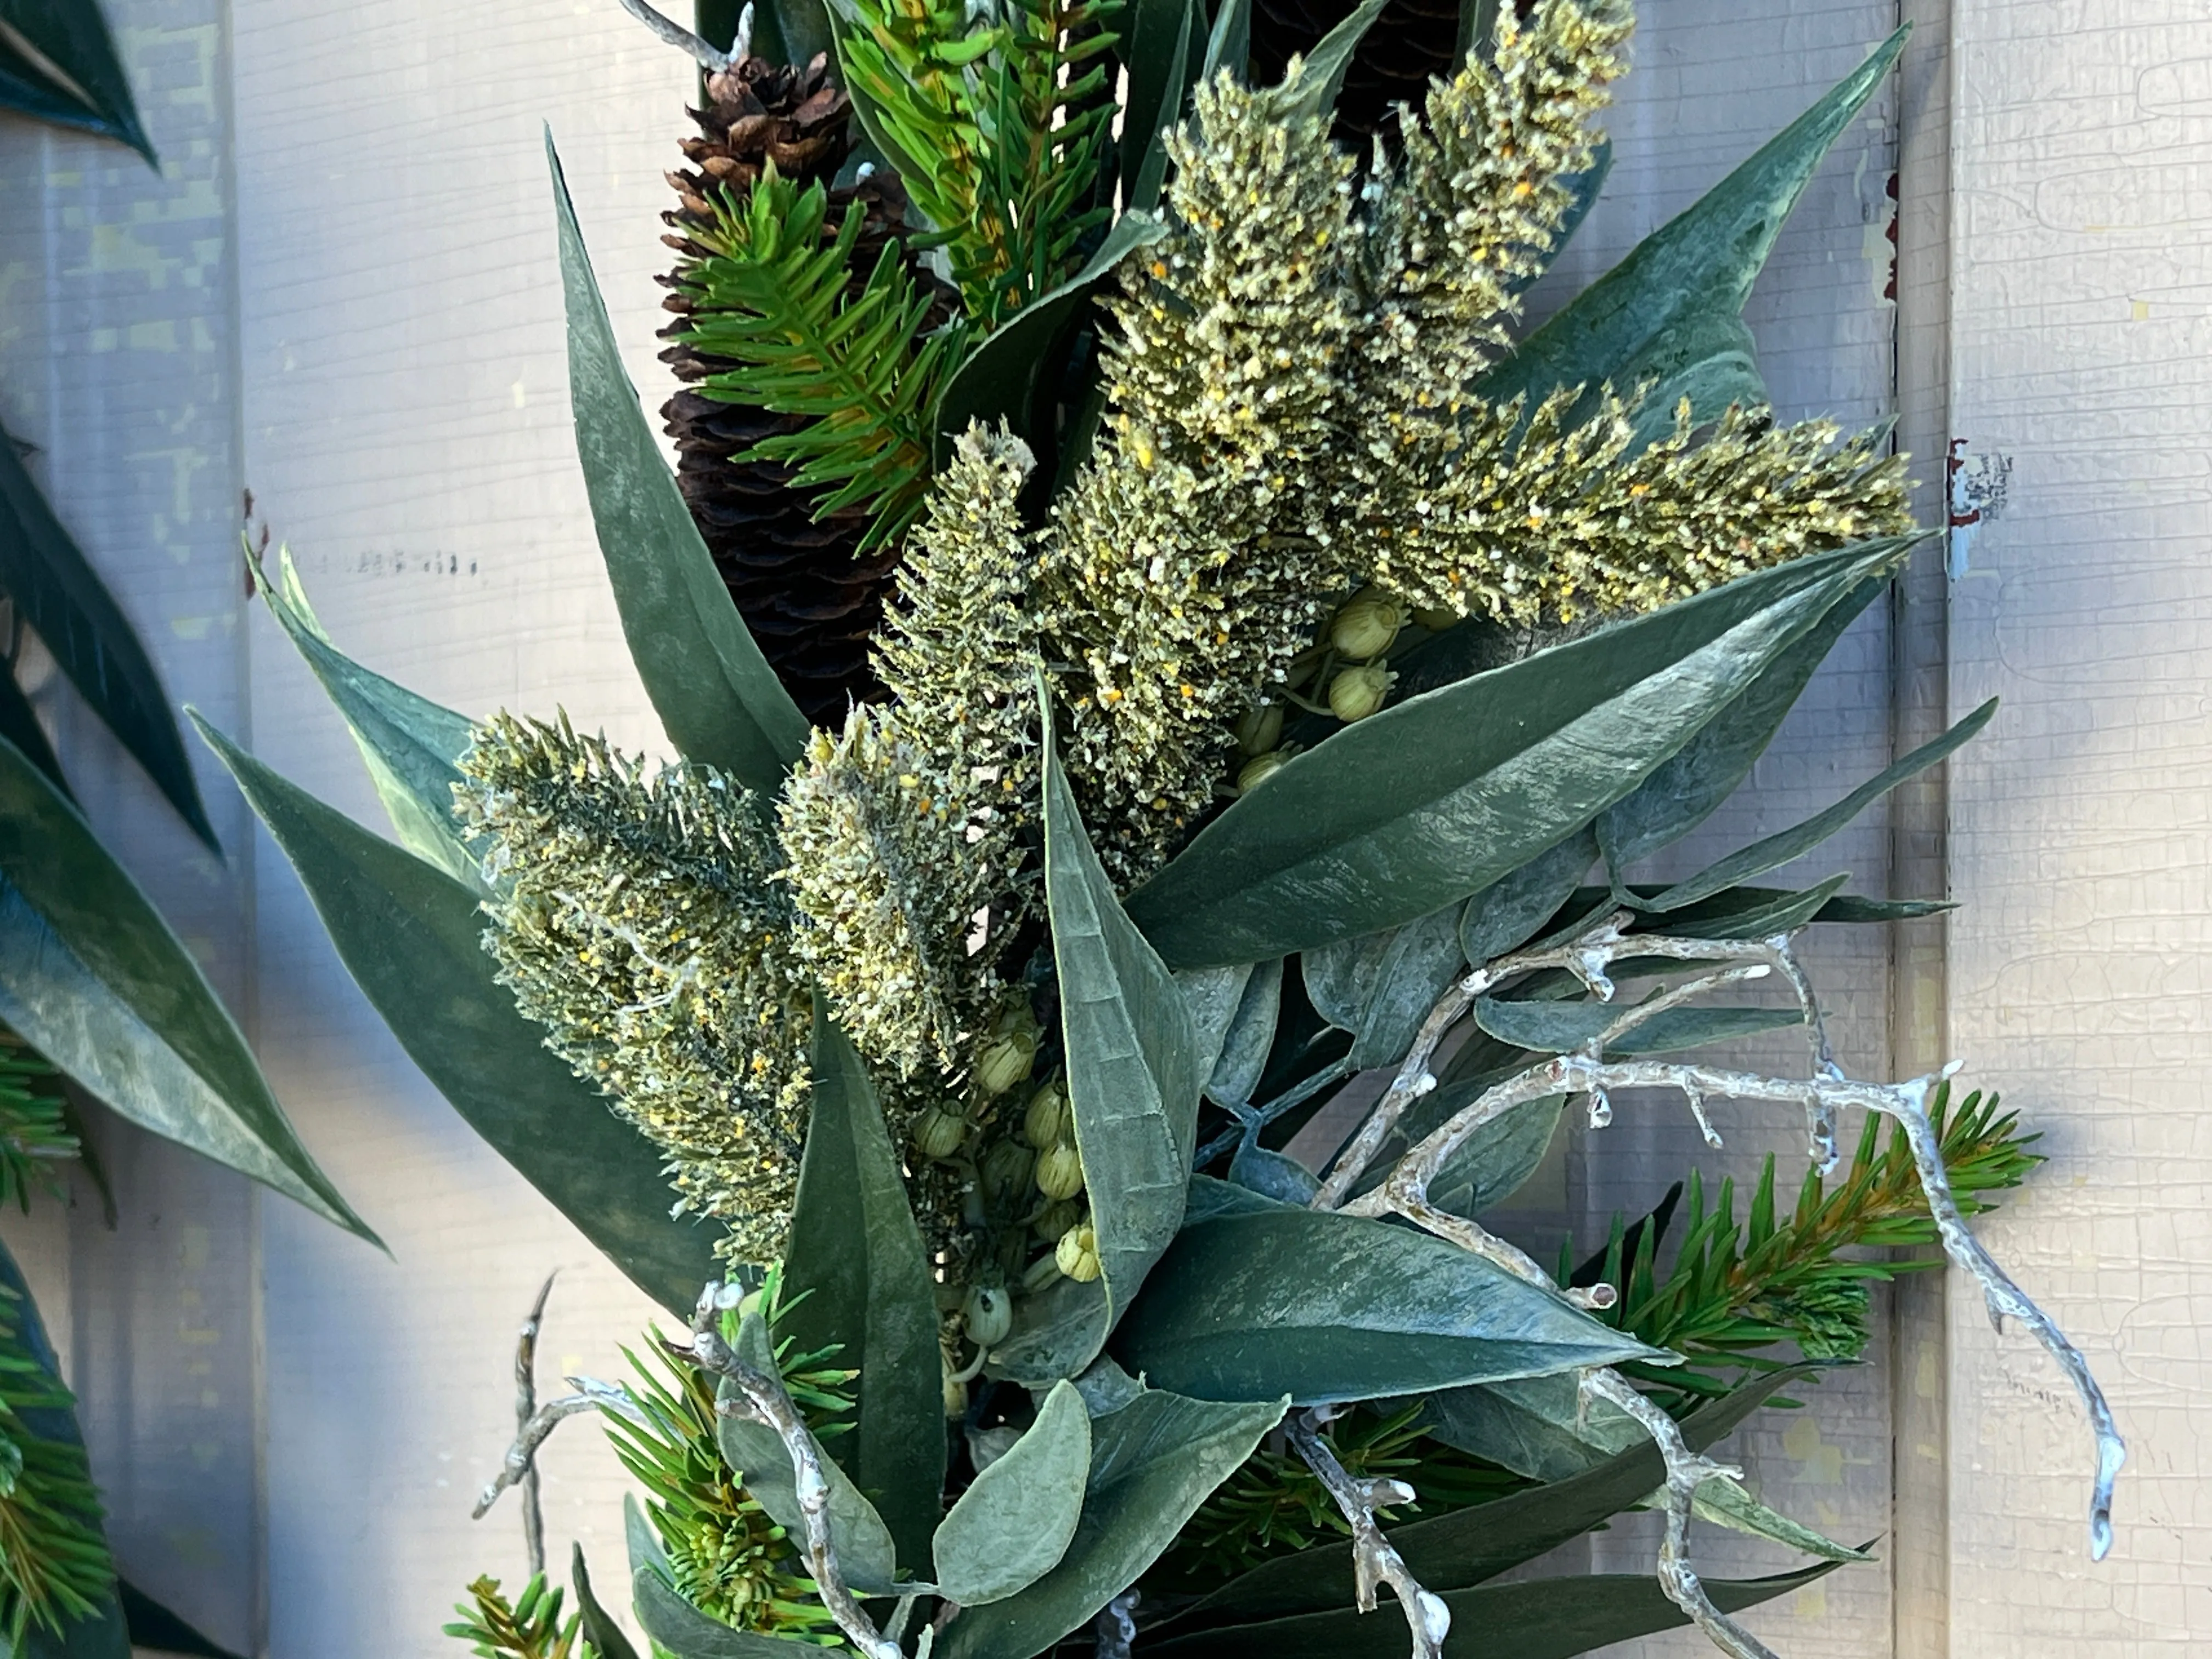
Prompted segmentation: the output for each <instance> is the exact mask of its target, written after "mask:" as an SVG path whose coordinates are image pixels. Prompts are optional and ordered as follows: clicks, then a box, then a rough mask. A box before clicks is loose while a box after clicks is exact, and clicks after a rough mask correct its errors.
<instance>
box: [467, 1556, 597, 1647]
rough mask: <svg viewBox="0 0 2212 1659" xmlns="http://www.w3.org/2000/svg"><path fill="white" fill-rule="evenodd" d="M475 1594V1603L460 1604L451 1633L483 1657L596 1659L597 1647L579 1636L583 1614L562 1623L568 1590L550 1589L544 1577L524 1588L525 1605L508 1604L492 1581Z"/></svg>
mask: <svg viewBox="0 0 2212 1659" xmlns="http://www.w3.org/2000/svg"><path fill="white" fill-rule="evenodd" d="M469 1595H470V1596H471V1598H472V1601H461V1602H457V1603H456V1604H455V1605H454V1607H453V1611H454V1612H456V1613H459V1614H460V1615H461V1616H460V1618H459V1620H458V1621H456V1622H455V1623H453V1624H450V1625H447V1626H446V1627H445V1628H446V1634H447V1635H448V1636H451V1637H453V1638H456V1639H457V1640H459V1641H463V1642H467V1643H469V1644H471V1646H470V1649H469V1651H470V1652H471V1653H473V1654H476V1655H477V1656H479V1659H592V1644H590V1643H588V1642H582V1641H579V1640H578V1638H577V1634H576V1632H577V1630H578V1627H579V1626H580V1623H581V1620H582V1618H583V1615H582V1614H581V1613H570V1614H569V1615H568V1619H567V1620H565V1621H564V1620H562V1617H561V1596H562V1591H561V1589H560V1588H559V1587H558V1586H557V1585H556V1586H552V1587H548V1585H547V1584H546V1582H545V1575H544V1573H542V1572H541V1573H539V1574H538V1576H537V1577H534V1578H532V1580H531V1581H530V1582H529V1583H527V1584H526V1585H524V1586H523V1590H522V1599H521V1600H520V1601H514V1602H510V1601H508V1600H507V1596H506V1595H505V1594H504V1593H503V1592H502V1591H501V1589H500V1587H499V1580H498V1579H496V1578H493V1577H479V1578H478V1579H477V1581H476V1583H473V1584H471V1585H470V1586H469Z"/></svg>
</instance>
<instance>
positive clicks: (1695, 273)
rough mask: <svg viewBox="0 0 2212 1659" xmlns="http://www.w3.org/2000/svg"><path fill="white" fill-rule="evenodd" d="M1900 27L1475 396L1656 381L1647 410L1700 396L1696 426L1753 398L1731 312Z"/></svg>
mask: <svg viewBox="0 0 2212 1659" xmlns="http://www.w3.org/2000/svg"><path fill="white" fill-rule="evenodd" d="M1904 48H1905V30H1903V29H1900V30H1899V31H1898V32H1897V33H1895V34H1893V35H1892V36H1890V38H1889V39H1888V40H1886V41H1884V42H1883V43H1882V44H1881V46H1878V47H1876V48H1875V51H1874V52H1873V53H1872V55H1870V56H1869V58H1867V60H1866V61H1865V62H1864V63H1863V64H1861V65H1860V66H1859V67H1858V68H1857V70H1853V71H1852V72H1851V73H1850V75H1848V76H1844V79H1843V80H1842V81H1841V82H1838V84H1837V85H1836V86H1835V87H1834V88H1832V89H1830V90H1829V91H1828V92H1827V93H1826V94H1825V95H1823V96H1822V97H1821V98H1820V100H1819V101H1818V102H1816V103H1815V104H1814V106H1812V107H1811V108H1810V109H1808V110H1807V111H1806V112H1804V114H1802V115H1801V116H1799V117H1798V118H1797V119H1796V120H1795V121H1793V122H1791V123H1790V125H1788V126H1787V127H1785V128H1784V129H1783V130H1782V131H1781V132H1779V133H1778V134H1777V135H1776V136H1775V137H1773V138H1772V139H1771V140H1769V141H1768V142H1767V143H1765V145H1763V146H1762V147H1761V148H1760V149H1759V151H1758V152H1757V153H1756V154H1755V155H1752V156H1751V157H1750V158H1749V159H1748V160H1747V161H1745V162H1744V163H1743V164H1742V165H1741V167H1737V168H1736V169H1735V172H1733V173H1730V174H1729V176H1728V177H1727V178H1726V179H1723V180H1722V181H1721V182H1720V183H1719V184H1718V185H1716V186H1714V188H1713V189H1712V190H1711V191H1707V192H1706V194H1705V196H1704V197H1701V198H1700V199H1699V201H1698V202H1697V203H1696V204H1693V205H1692V207H1691V208H1690V209H1689V210H1687V211H1686V212H1685V213H1683V214H1682V215H1681V216H1680V217H1678V218H1676V219H1674V220H1673V221H1671V222H1668V224H1666V225H1664V226H1662V228H1660V229H1658V230H1657V231H1655V232H1654V233H1653V234H1651V235H1650V236H1647V237H1646V238H1644V240H1643V241H1642V242H1641V243H1639V244H1638V246H1637V247H1636V248H1635V250H1634V251H1633V252H1631V253H1630V254H1629V256H1628V257H1627V258H1625V259H1623V260H1622V261H1621V262H1620V264H1617V265H1615V266H1614V267H1613V269H1612V270H1609V271H1607V273H1606V274H1605V275H1604V276H1601V277H1600V278H1599V279H1598V280H1597V281H1596V282H1595V283H1592V284H1591V285H1590V286H1589V288H1587V289H1583V292H1582V293H1581V294H1580V295H1577V296H1576V298H1575V299H1574V300H1573V301H1571V303H1570V304H1569V305H1567V306H1566V307H1565V309H1563V310H1561V311H1560V312H1559V313H1557V314H1556V315H1555V316H1553V318H1552V319H1551V320H1550V321H1549V322H1547V323H1546V324H1545V325H1543V326H1542V327H1541V328H1540V329H1538V330H1537V331H1535V333H1534V334H1533V335H1531V336H1530V337H1528V339H1527V340H1525V341H1523V342H1522V344H1521V345H1520V346H1519V347H1518V348H1517V349H1516V350H1515V352H1514V353H1513V355H1512V356H1510V357H1508V358H1507V359H1506V360H1505V361H1504V362H1502V363H1500V364H1499V365H1498V367H1497V368H1494V369H1492V371H1491V372H1490V373H1489V374H1486V375H1485V376H1484V377H1483V378H1482V380H1480V381H1479V382H1478V383H1477V385H1478V390H1479V391H1480V394H1481V395H1482V396H1483V397H1484V398H1487V399H1489V400H1490V401H1491V402H1493V403H1504V402H1506V401H1508V400H1509V399H1510V398H1516V397H1524V396H1525V397H1526V398H1528V400H1529V404H1530V405H1531V406H1532V407H1533V406H1534V404H1537V403H1539V402H1541V400H1542V399H1543V398H1545V397H1547V396H1548V395H1549V394H1550V393H1551V392H1553V390H1555V389H1557V388H1559V387H1562V386H1590V387H1595V386H1598V385H1600V384H1601V383H1605V382H1610V383H1611V384H1612V385H1613V386H1614V387H1615V388H1617V389H1618V390H1620V391H1621V392H1624V393H1625V392H1627V391H1629V390H1630V389H1631V388H1632V387H1634V386H1638V385H1639V384H1641V383H1642V382H1644V381H1645V380H1657V381H1659V382H1660V383H1661V386H1660V388H1659V389H1658V390H1657V395H1656V396H1655V397H1654V398H1653V399H1652V400H1651V402H1650V404H1649V405H1648V409H1649V412H1650V414H1651V415H1652V416H1654V417H1655V418H1663V419H1665V420H1667V421H1669V422H1671V420H1672V418H1673V413H1674V409H1673V405H1674V400H1675V399H1676V398H1678V397H1679V396H1681V395H1685V394H1686V395H1689V396H1691V397H1692V398H1693V399H1694V398H1703V399H1704V401H1701V402H1698V403H1697V404H1696V406H1695V418H1696V419H1698V420H1699V422H1705V421H1709V420H1711V419H1713V418H1715V417H1716V416H1718V415H1719V414H1720V413H1721V411H1722V410H1723V409H1725V408H1726V406H1727V405H1728V404H1729V403H1734V402H1741V403H1745V404H1752V403H1756V402H1760V401H1763V398H1762V397H1761V395H1760V391H1761V389H1760V387H1759V379H1758V374H1757V371H1756V370H1755V369H1754V368H1753V367H1752V366H1751V356H1752V353H1751V349H1750V348H1751V340H1750V335H1749V332H1748V331H1747V330H1746V329H1745V328H1744V326H1743V324H1742V323H1741V320H1740V319H1739V316H1738V313H1741V311H1742V309H1743V304H1744V301H1745V300H1746V299H1747V297H1749V295H1750V293H1751V287H1752V283H1753V281H1754V280H1755V279H1756V278H1757V276H1758V275H1759V269H1760V267H1761V266H1763V265H1764V264H1765V263H1766V256H1767V255H1768V254H1769V253H1770V252H1772V251H1773V248H1774V243H1775V239H1776V238H1777V237H1778V236H1779V235H1780V234H1781V232H1782V226H1783V223H1784V221H1786V220H1787V219H1788V218H1789V216H1790V210H1791V209H1792V208H1794V207H1795V206H1796V204H1797V198H1798V197H1799V196H1801V195H1802V193H1803V192H1804V189H1805V186H1806V185H1807V183H1808V182H1809V181H1810V179H1812V177H1813V173H1814V168H1816V167H1819V165H1820V158H1821V157H1822V156H1823V155H1826V154H1827V152H1828V147H1829V146H1830V145H1831V144H1832V143H1835V141H1836V139H1837V138H1838V137H1839V136H1840V135H1841V134H1842V133H1843V131H1844V129H1845V128H1846V127H1848V126H1849V125H1850V122H1851V119H1852V118H1853V117H1854V116H1856V115H1857V113H1858V112H1859V110H1860V109H1861V108H1862V107H1863V106H1864V105H1865V103H1866V101H1867V100H1868V99H1869V98H1870V97H1872V96H1873V95H1874V91H1875V88H1876V87H1878V86H1879V85H1881V79H1882V77H1883V76H1885V75H1887V73H1888V72H1889V68H1890V65H1891V64H1893V63H1895V62H1896V61H1897V55H1898V53H1899V52H1902V51H1903V50H1904ZM1660 398H1665V399H1666V400H1667V401H1666V402H1665V403H1664V404H1662V403H1660V401H1659V399H1660ZM1715 398H1717V399H1718V400H1719V401H1718V402H1717V403H1716V402H1714V401H1712V400H1713V399H1715Z"/></svg>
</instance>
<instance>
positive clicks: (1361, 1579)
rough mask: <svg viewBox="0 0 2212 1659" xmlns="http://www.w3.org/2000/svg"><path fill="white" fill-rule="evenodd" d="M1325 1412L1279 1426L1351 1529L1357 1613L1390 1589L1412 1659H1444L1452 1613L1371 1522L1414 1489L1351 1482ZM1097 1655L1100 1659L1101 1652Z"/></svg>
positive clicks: (1371, 1606) (1398, 1484) (1395, 1484)
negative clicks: (1326, 1435) (1379, 1589)
mask: <svg viewBox="0 0 2212 1659" xmlns="http://www.w3.org/2000/svg"><path fill="white" fill-rule="evenodd" d="M1325 1412H1326V1408H1325V1407H1322V1408H1317V1409H1316V1410H1313V1411H1309V1412H1305V1413H1302V1414H1300V1415H1299V1416H1297V1417H1294V1418H1292V1419H1290V1421H1288V1422H1287V1423H1285V1425H1283V1431H1284V1433H1285V1435H1287V1436H1288V1437H1289V1438H1290V1442H1291V1445H1292V1446H1293V1447H1295V1448H1296V1449H1297V1454H1298V1455H1299V1456H1300V1457H1302V1458H1304V1460H1305V1464H1306V1467H1307V1468H1310V1469H1311V1470H1312V1471H1313V1472H1314V1474H1315V1475H1316V1477H1317V1478H1318V1479H1319V1480H1320V1481H1321V1483H1322V1486H1325V1487H1327V1488H1328V1495H1329V1496H1330V1497H1331V1498H1334V1499H1335V1500H1336V1507H1337V1508H1338V1509H1339V1510H1341V1511H1342V1512H1343V1515H1344V1518H1345V1521H1346V1523H1347V1524H1348V1525H1349V1526H1350V1527H1351V1528H1352V1581H1353V1583H1354V1584H1355V1585H1356V1587H1357V1589H1358V1606H1359V1610H1360V1612H1362V1613H1372V1612H1374V1611H1375V1601H1376V1597H1375V1591H1376V1586H1377V1585H1379V1584H1388V1585H1389V1587H1390V1588H1391V1589H1392V1590H1393V1591H1394V1592H1395V1594H1396V1595H1397V1597H1398V1605H1399V1607H1401V1609H1402V1610H1403V1611H1404V1613H1405V1615H1406V1627H1407V1630H1409V1631H1410V1632H1412V1633H1413V1659H1443V1651H1444V1638H1445V1637H1446V1636H1447V1635H1449V1633H1450V1631H1451V1609H1450V1608H1449V1607H1446V1606H1445V1605H1444V1603H1443V1598H1442V1597H1441V1596H1438V1595H1431V1593H1430V1592H1429V1591H1427V1590H1425V1589H1422V1588H1421V1584H1420V1581H1419V1579H1417V1578H1415V1577H1413V1569H1412V1568H1411V1567H1408V1566H1407V1565H1406V1558H1405V1557H1404V1556H1402V1555H1401V1554H1399V1553H1398V1549H1397V1546H1395V1544H1393V1543H1391V1541H1389V1538H1387V1537H1386V1536H1384V1535H1383V1523H1382V1522H1379V1521H1377V1520H1376V1518H1375V1510H1376V1507H1377V1505H1378V1504H1380V1505H1381V1506H1383V1507H1385V1508H1395V1507H1396V1506H1398V1505H1400V1504H1410V1503H1412V1502H1413V1488H1412V1487H1411V1486H1407V1484H1406V1483H1405V1482H1404V1481H1402V1480H1358V1479H1356V1478H1354V1477H1353V1476H1352V1474H1350V1473H1349V1472H1348V1471H1347V1470H1346V1468H1345V1467H1344V1465H1343V1464H1341V1463H1340V1462H1337V1460H1336V1454H1335V1453H1334V1451H1332V1450H1331V1449H1329V1444H1328V1442H1327V1441H1326V1440H1324V1439H1322V1437H1321V1435H1320V1433H1319V1429H1320V1425H1322V1424H1323V1423H1326V1422H1327V1421H1328V1417H1327V1415H1325ZM1101 1654H1102V1659H1103V1648H1102V1650H1101Z"/></svg>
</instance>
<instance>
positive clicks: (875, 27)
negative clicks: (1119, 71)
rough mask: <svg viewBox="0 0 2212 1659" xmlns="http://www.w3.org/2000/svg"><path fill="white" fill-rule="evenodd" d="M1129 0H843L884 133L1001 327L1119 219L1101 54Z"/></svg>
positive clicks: (969, 301)
mask: <svg viewBox="0 0 2212 1659" xmlns="http://www.w3.org/2000/svg"><path fill="white" fill-rule="evenodd" d="M1123 4H1124V0H1077V3H1073V4H1070V3H1066V0H1008V3H1007V4H1006V7H1005V8H1004V9H1003V12H1002V13H1000V15H998V16H995V17H994V16H993V15H991V13H990V12H989V11H988V10H985V11H983V12H981V13H979V12H978V10H977V9H975V8H974V7H972V6H969V5H966V4H963V3H958V0H954V3H950V4H938V3H932V0H839V3H837V4H836V5H833V6H832V8H831V21H832V26H833V27H834V28H835V29H836V33H837V36H838V43H837V46H838V62H839V66H840V67H841V68H842V70H843V71H844V73H845V76H846V78H847V80H848V82H849V83H850V85H849V90H850V92H851V94H852V96H853V99H854V106H855V107H856V109H857V110H858V112H859V113H860V119H861V124H862V125H863V126H864V128H866V131H867V132H868V134H869V136H870V137H871V138H872V139H873V140H874V141H875V142H876V143H878V145H879V146H881V147H882V148H883V149H884V151H885V152H886V154H887V156H888V159H889V160H890V162H891V164H892V166H893V167H896V169H897V171H898V174H899V177H900V179H901V180H902V182H903V183H904V184H905V185H906V188H907V193H908V195H909V196H910V197H912V198H913V201H914V204H915V206H916V207H917V208H919V209H920V210H921V213H922V215H923V216H924V217H925V218H926V219H927V220H928V222H929V223H930V225H931V227H932V231H931V234H929V235H928V236H927V238H926V239H924V245H926V246H936V247H941V248H943V249H944V251H945V259H946V262H947V264H949V266H950V267H951V275H952V280H953V283H954V284H955V285H956V286H957V288H958V289H960V292H961V296H962V298H963V301H965V303H966V307H967V311H968V314H969V316H970V317H971V318H972V319H975V320H976V322H977V323H978V324H979V325H981V326H985V327H987V326H989V325H992V324H994V323H995V322H997V321H998V320H1000V319H1001V318H1003V317H1005V316H1006V315H1007V314H1008V313H1012V312H1013V311H1015V310H1018V308H1019V307H1021V306H1022V305H1024V303H1026V302H1027V301H1029V300H1030V299H1032V298H1034V297H1035V296H1036V295H1039V294H1042V293H1043V292H1045V291H1046V290H1047V289H1050V288H1053V287H1054V286H1056V285H1057V284H1058V283H1059V282H1060V278H1061V277H1062V276H1066V274H1067V271H1068V270H1069V269H1070V267H1071V265H1072V264H1073V259H1074V254H1075V251H1076V248H1077V245H1078V244H1079V241H1080V240H1081V239H1082V237H1083V236H1084V235H1085V234H1086V233H1087V232H1089V231H1090V230H1091V229H1093V228H1096V227H1097V226H1098V225H1100V224H1102V223H1103V222H1105V221H1106V220H1107V219H1108V218H1109V217H1110V216H1111V208H1110V206H1109V204H1108V203H1107V201H1106V200H1105V199H1104V185H1105V171H1104V169H1105V158H1106V151H1107V148H1108V146H1109V143H1110V142H1111V137H1112V132H1111V128H1112V122H1113V119H1114V116H1115V107H1116V106H1115V101H1114V94H1113V86H1112V83H1111V76H1109V72H1108V70H1107V67H1106V64H1104V63H1103V61H1101V60H1102V59H1103V57H1104V55H1105V54H1106V53H1107V52H1109V51H1110V50H1111V49H1112V48H1113V46H1114V45H1115V42H1116V40H1117V39H1118V37H1117V36H1115V34H1114V33H1111V31H1110V25H1111V24H1112V22H1113V21H1114V20H1115V18H1117V17H1118V16H1119V15H1120V14H1121V10H1122V9H1123Z"/></svg>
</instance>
